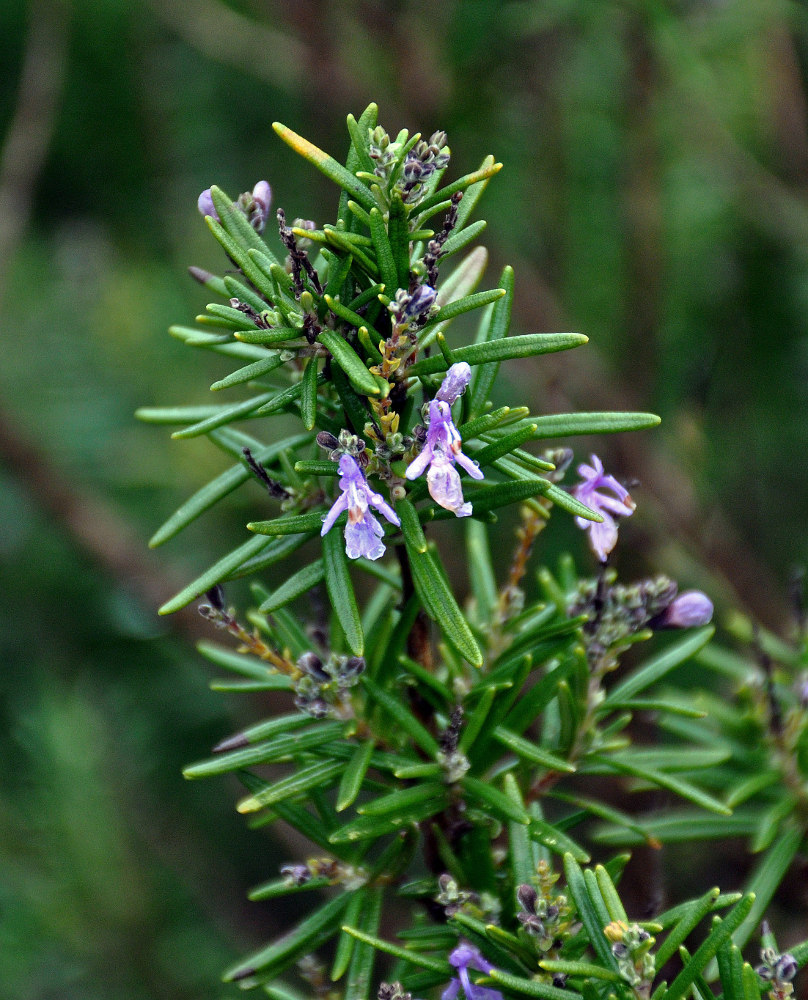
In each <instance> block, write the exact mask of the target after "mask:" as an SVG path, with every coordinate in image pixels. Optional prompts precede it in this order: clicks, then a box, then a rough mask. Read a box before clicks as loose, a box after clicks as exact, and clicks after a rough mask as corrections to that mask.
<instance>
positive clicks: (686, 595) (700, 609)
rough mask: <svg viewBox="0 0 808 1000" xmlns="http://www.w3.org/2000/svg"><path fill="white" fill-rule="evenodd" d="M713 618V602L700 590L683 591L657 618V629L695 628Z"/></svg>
mask: <svg viewBox="0 0 808 1000" xmlns="http://www.w3.org/2000/svg"><path fill="white" fill-rule="evenodd" d="M712 617H713V602H712V601H711V600H710V598H709V597H708V596H707V595H706V594H703V593H702V592H701V591H700V590H685V591H683V592H682V593H681V594H679V595H678V597H676V598H674V600H672V601H671V603H670V604H669V605H668V606H667V608H665V610H664V611H663V612H662V614H661V615H660V616H659V620H658V621H657V623H656V625H657V628H696V627H697V626H699V625H706V624H707V623H708V622H709V621H710V620H711V619H712Z"/></svg>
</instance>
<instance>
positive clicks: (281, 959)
mask: <svg viewBox="0 0 808 1000" xmlns="http://www.w3.org/2000/svg"><path fill="white" fill-rule="evenodd" d="M350 898H351V894H350V893H348V892H342V893H340V894H339V895H338V896H335V897H334V899H330V900H329V901H328V902H327V903H324V904H323V905H322V906H321V907H319V908H318V909H317V910H315V911H314V913H312V914H311V916H309V917H307V918H306V919H305V920H303V921H302V922H301V923H299V924H298V925H297V927H295V928H294V930H292V931H290V932H289V933H288V934H284V936H283V937H281V938H279V939H278V940H277V941H275V942H273V943H272V944H271V945H269V946H267V947H266V948H261V949H260V951H257V952H255V953H254V954H252V955H250V956H249V957H248V958H245V959H244V960H243V961H241V962H239V963H238V965H235V966H233V968H232V969H229V970H228V971H227V972H226V973H225V975H224V980H225V982H237V981H239V980H242V979H248V978H250V977H251V976H254V975H256V974H257V973H261V974H262V975H265V976H267V977H268V978H271V977H272V976H273V975H275V974H277V973H279V972H282V971H283V970H284V969H286V968H288V967H289V966H290V965H292V964H293V963H294V962H296V961H297V959H298V958H300V957H301V956H302V955H305V954H307V953H311V952H313V951H316V949H317V948H319V947H320V946H321V945H322V944H324V943H325V942H326V941H327V940H328V939H329V938H330V937H332V935H333V934H334V933H335V931H336V930H337V928H338V927H339V924H340V920H341V919H342V913H343V911H344V910H345V907H346V906H347V905H348V901H349V899H350Z"/></svg>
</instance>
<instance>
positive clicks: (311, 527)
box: [247, 510, 323, 535]
mask: <svg viewBox="0 0 808 1000" xmlns="http://www.w3.org/2000/svg"><path fill="white" fill-rule="evenodd" d="M322 526H323V514H322V511H317V510H313V511H309V513H308V514H290V515H288V516H286V517H274V518H273V519H272V520H271V521H250V523H249V524H248V525H247V528H248V530H249V531H254V532H255V533H256V534H257V535H297V534H302V533H303V532H312V531H319V529H320V528H322Z"/></svg>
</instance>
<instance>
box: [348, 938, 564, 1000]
mask: <svg viewBox="0 0 808 1000" xmlns="http://www.w3.org/2000/svg"><path fill="white" fill-rule="evenodd" d="M343 929H344V930H346V931H347V932H348V933H349V934H353V936H354V937H355V938H356V939H357V940H358V941H364V942H365V943H366V944H369V945H372V946H373V947H374V948H376V949H377V950H378V951H383V952H385V953H386V954H388V955H393V956H394V957H395V958H400V959H401V960H402V961H404V962H409V963H410V964H411V965H418V966H420V967H421V968H422V969H430V970H432V971H433V972H439V973H441V975H442V976H445V978H446V979H451V977H452V976H453V975H454V973H455V970H454V968H453V967H452V966H451V965H449V963H448V962H446V961H444V960H443V959H440V958H432V957H431V956H429V955H424V954H422V953H420V952H417V951H410V950H408V949H407V948H402V947H400V946H399V945H397V944H392V943H391V942H390V941H383V940H382V939H381V938H377V937H375V936H374V935H372V934H365V933H364V932H363V931H360V930H359V929H358V928H356V927H344V928H343ZM559 992H560V991H559ZM564 1000H569V997H565V998H564Z"/></svg>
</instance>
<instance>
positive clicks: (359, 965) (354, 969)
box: [345, 887, 384, 1000]
mask: <svg viewBox="0 0 808 1000" xmlns="http://www.w3.org/2000/svg"><path fill="white" fill-rule="evenodd" d="M383 893H384V890H383V889H382V888H381V887H376V888H373V889H368V891H367V894H366V900H365V904H364V905H363V907H362V910H361V917H360V923H359V929H360V930H361V931H362V933H364V934H368V935H370V936H373V935H375V934H376V933H377V932H378V930H379V923H380V921H381V914H382V899H383ZM355 944H356V946H355V948H354V951H353V957H352V958H351V965H350V968H349V969H348V980H347V982H346V984H345V996H346V997H350V998H351V1000H368V997H370V995H371V990H372V991H373V993H374V995H375V993H376V989H375V987H376V984H375V983H374V982H373V965H374V963H375V960H376V949H375V948H374V947H373V945H372V944H370V943H369V942H367V941H359V940H357V941H356V942H355Z"/></svg>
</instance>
